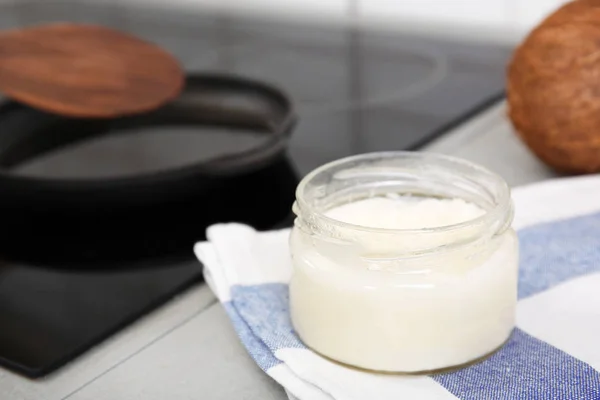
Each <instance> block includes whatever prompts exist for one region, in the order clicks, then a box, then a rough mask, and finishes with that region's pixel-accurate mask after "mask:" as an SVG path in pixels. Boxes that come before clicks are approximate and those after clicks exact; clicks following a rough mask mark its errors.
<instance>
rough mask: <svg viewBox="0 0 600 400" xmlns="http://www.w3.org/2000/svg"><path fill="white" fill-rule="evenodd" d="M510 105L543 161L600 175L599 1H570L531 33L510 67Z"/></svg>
mask: <svg viewBox="0 0 600 400" xmlns="http://www.w3.org/2000/svg"><path fill="white" fill-rule="evenodd" d="M507 102H508V107H509V117H510V119H511V121H512V123H513V125H514V127H515V130H516V131H517V132H518V134H519V136H520V137H521V139H522V140H523V141H524V142H525V144H526V145H527V146H528V147H529V148H530V149H531V150H532V151H533V152H534V153H535V154H536V155H537V156H538V157H539V158H540V159H541V160H542V161H544V162H545V163H546V164H548V165H550V166H551V167H553V168H555V169H556V170H559V171H562V172H567V173H592V172H600V0H578V1H574V2H571V3H567V4H566V5H564V6H563V7H561V8H560V9H558V10H557V11H556V12H555V13H554V14H552V15H550V16H549V17H548V18H547V19H546V20H544V21H543V22H542V23H541V24H540V25H539V26H538V27H537V28H536V29H534V30H533V31H532V32H531V33H530V34H529V36H528V37H527V38H526V39H525V40H524V42H523V43H522V44H521V45H520V46H519V47H518V48H517V50H516V51H515V53H514V55H513V58H512V60H511V62H510V64H509V67H508V83H507Z"/></svg>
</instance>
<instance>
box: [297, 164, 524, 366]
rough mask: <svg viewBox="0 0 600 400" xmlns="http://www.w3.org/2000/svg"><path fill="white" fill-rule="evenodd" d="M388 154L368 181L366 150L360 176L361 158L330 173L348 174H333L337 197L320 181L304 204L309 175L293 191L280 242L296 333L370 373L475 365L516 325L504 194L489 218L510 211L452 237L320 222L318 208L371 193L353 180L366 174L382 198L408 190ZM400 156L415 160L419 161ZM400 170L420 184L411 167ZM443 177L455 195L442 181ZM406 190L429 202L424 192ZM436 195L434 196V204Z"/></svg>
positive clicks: (511, 236)
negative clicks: (287, 261)
mask: <svg viewBox="0 0 600 400" xmlns="http://www.w3.org/2000/svg"><path fill="white" fill-rule="evenodd" d="M395 154H397V155H396V156H393V155H391V156H390V155H389V153H388V156H387V157H391V158H392V160H393V162H391V165H390V161H391V160H390V159H389V158H387V157H383V158H382V159H381V160H379V161H380V162H376V163H375V164H376V169H375V171H378V172H377V173H375V174H374V173H373V172H374V170H373V169H371V167H372V166H373V165H372V163H371V161H372V160H373V159H378V156H377V155H376V154H375V155H373V154H372V155H367V156H364V157H367V158H368V161H369V162H368V163H367V167H366V169H365V167H364V162H363V161H361V160H360V158H359V159H358V164H356V163H350V164H351V165H350V166H344V165H342V167H341V168H339V169H338V170H336V167H335V166H334V167H333V172H335V173H332V174H329V175H330V177H331V178H334V177H336V176H337V179H338V180H339V179H340V178H339V177H340V174H339V173H338V172H340V171H342V172H347V171H348V170H352V171H353V173H350V174H345V173H342V174H341V176H346V177H351V178H350V179H351V181H346V182H345V183H342V184H341V185H340V184H339V183H340V182H336V183H334V184H333V186H336V185H338V187H339V188H342V189H339V188H336V187H334V188H333V189H332V188H327V185H328V184H327V183H326V182H325V183H324V185H325V187H326V188H325V189H323V188H321V189H319V188H317V189H318V190H317V191H316V192H315V193H317V192H319V193H317V195H316V197H318V198H320V202H319V201H313V200H314V199H313V200H310V199H309V198H310V197H311V196H310V194H311V192H310V189H311V188H310V183H311V179H313V180H314V179H315V176H312V177H311V176H309V177H308V178H307V179H308V181H307V183H308V185H309V187H307V186H306V184H305V186H304V187H302V184H301V185H300V187H299V192H298V196H304V197H305V198H304V199H303V200H304V201H303V202H301V201H298V202H297V204H296V206H295V210H296V213H297V215H298V217H297V219H296V224H295V227H294V229H293V231H292V234H291V237H290V249H291V253H292V259H293V265H294V272H293V275H292V280H291V283H290V310H291V318H292V322H293V325H294V328H295V330H296V332H297V333H298V335H299V337H300V338H301V339H302V340H303V342H304V343H305V344H306V345H307V346H308V347H310V348H312V349H313V350H315V351H316V352H318V353H320V354H322V355H324V356H326V357H329V358H331V359H333V360H336V361H339V362H342V363H345V364H348V365H352V366H355V367H359V368H363V369H368V370H376V371H386V372H406V373H415V372H429V371H434V370H439V369H445V368H449V367H454V366H459V365H462V364H465V363H469V362H471V361H474V360H477V359H478V358H481V357H483V356H485V355H487V354H490V353H492V352H493V351H494V350H496V349H497V348H499V347H500V346H501V345H502V344H503V343H504V342H505V341H506V340H507V339H508V337H509V336H510V333H511V332H512V330H513V328H514V324H515V309H516V301H517V276H518V240H517V237H516V234H515V232H514V231H513V230H512V229H511V228H510V222H511V221H512V205H511V204H510V198H509V197H508V200H506V199H504V198H503V197H502V196H500V195H499V196H496V197H497V198H493V199H491V200H490V199H488V200H490V201H489V203H490V204H488V205H487V206H486V207H487V209H488V210H489V211H488V214H490V213H491V212H492V210H496V208H497V207H498V205H497V203H498V202H502V201H503V200H506V201H508V204H507V205H506V207H504V205H502V207H504V209H501V210H500V211H501V212H496V213H495V214H494V215H492V217H493V218H483V219H480V220H478V221H476V222H474V223H473V224H463V225H462V226H460V227H458V228H456V229H443V230H423V231H419V230H413V231H394V230H371V229H368V228H366V229H363V227H354V226H349V225H347V224H337V223H336V222H335V221H331V220H328V219H327V218H326V217H323V214H322V213H321V211H323V209H326V208H327V207H331V205H332V204H333V205H335V204H339V203H340V201H341V202H342V203H343V202H346V201H347V200H348V196H347V194H348V193H349V192H352V193H353V194H352V195H351V196H350V198H353V199H355V198H364V197H369V196H372V195H373V194H374V191H373V185H369V184H367V185H364V184H363V183H364V182H363V180H361V179H360V178H359V179H358V180H356V178H357V176H358V177H360V176H364V175H365V174H366V175H368V176H369V178H368V180H369V181H370V182H375V183H376V185H375V186H376V187H379V188H381V187H385V189H384V192H387V193H396V194H397V193H401V194H407V193H414V192H415V187H414V186H413V187H412V189H411V190H410V191H406V190H400V189H399V188H400V187H406V185H404V184H401V182H399V181H398V180H405V179H406V176H407V175H406V172H407V168H405V167H402V165H403V157H404V156H405V155H406V154H405V153H395ZM410 156H411V157H416V161H419V157H420V156H419V155H413V154H411V155H410ZM427 157H428V156H427ZM399 160H400V161H399ZM410 161H415V159H414V158H411V159H410ZM421 161H423V162H426V161H427V162H429V163H431V162H432V161H431V159H427V160H421ZM435 161H436V160H435V159H434V160H433V162H435ZM451 161H452V160H451ZM409 164H410V167H409V168H408V169H412V170H413V171H414V174H415V176H416V177H417V178H418V177H419V176H420V174H421V172H422V168H421V167H420V166H419V162H417V163H415V164H413V163H409ZM442 164H443V163H442ZM386 166H388V167H389V168H388V167H386ZM398 166H400V168H401V169H402V171H403V172H404V173H403V174H401V175H402V177H399V175H398V176H396V178H394V179H395V184H391V183H390V180H389V171H390V169H391V170H394V171H396V172H397V171H398V169H397V168H398ZM442 166H444V165H442ZM338 167H339V165H338ZM446 167H447V166H446ZM324 168H325V172H327V166H325V167H324ZM361 171H362V173H361ZM420 171H421V172H420ZM378 174H381V179H378V177H377V176H378ZM457 174H458V175H461V174H464V171H459V172H457ZM326 175H327V174H326ZM316 180H317V181H319V179H316ZM342 180H344V179H343V178H342ZM384 181H385V184H383V185H382V184H380V183H381V182H384ZM416 181H420V179H417V180H416ZM442 181H444V185H447V186H448V193H450V194H451V195H452V196H455V195H456V193H454V194H452V193H453V190H452V187H453V183H452V181H446V180H445V179H442ZM331 182H333V181H331ZM377 182H379V183H377ZM421 182H422V183H423V182H424V180H421ZM322 183H323V182H321V181H320V182H319V183H318V185H321V184H322ZM355 183H356V184H355ZM455 183H456V182H455ZM487 183H489V182H487ZM496 183H497V182H493V184H496ZM485 184H486V182H484V186H485ZM318 185H317V186H318ZM425 186H427V185H425ZM442 186H443V185H442ZM500 186H502V185H501V184H500ZM353 188H354V189H353ZM501 189H502V188H501ZM301 190H306V191H305V192H302V191H301ZM442 191H443V190H442ZM376 192H377V191H376ZM416 192H418V195H425V196H428V195H429V194H428V193H425V192H427V189H425V188H421V189H419V190H416ZM313 194H314V193H313ZM340 194H341V195H340ZM380 194H381V193H376V195H380ZM440 195H442V193H440V190H439V188H438V190H437V191H436V193H435V196H440ZM466 197H468V196H466ZM475 197H476V196H475ZM492 197H494V196H492ZM336 198H337V200H336ZM307 199H309V200H310V201H309V202H307V201H306V200H307ZM469 200H470V201H472V200H473V197H471V198H469ZM311 201H312V203H311ZM484 203H485V201H483V202H482V203H481V204H482V205H483V204H484ZM309 204H312V205H313V206H311V205H309Z"/></svg>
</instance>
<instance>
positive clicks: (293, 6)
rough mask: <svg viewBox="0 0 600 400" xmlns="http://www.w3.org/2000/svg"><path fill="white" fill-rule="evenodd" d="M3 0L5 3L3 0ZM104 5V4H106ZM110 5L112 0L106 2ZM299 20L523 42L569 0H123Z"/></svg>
mask: <svg viewBox="0 0 600 400" xmlns="http://www.w3.org/2000/svg"><path fill="white" fill-rule="evenodd" d="M0 1H2V0H0ZM100 1H101V0H100ZM105 1H106V0H105ZM120 1H131V2H148V3H155V4H162V5H164V6H168V7H174V6H177V5H181V6H198V7H208V8H219V9H223V8H225V9H229V10H232V11H237V12H244V13H259V14H269V15H281V16H286V17H294V18H307V19H315V18H320V19H328V20H331V21H337V20H347V19H348V18H350V19H352V20H356V17H357V16H358V20H359V21H360V23H364V24H368V25H372V26H375V27H379V26H380V27H383V28H386V29H409V30H414V29H416V30H424V31H428V32H433V33H439V34H444V35H445V34H450V35H461V36H467V37H471V38H473V39H482V38H483V39H485V38H487V37H490V38H500V39H502V40H505V41H517V40H519V39H520V38H522V37H523V36H524V35H525V34H526V33H527V32H528V31H529V30H530V29H531V28H532V27H534V26H535V25H536V24H537V23H538V22H540V21H541V20H542V18H544V17H545V16H546V15H547V14H548V13H550V12H552V10H554V9H556V8H557V7H559V6H560V4H562V3H565V2H566V1H567V0H284V1H281V0H279V1H278V0H120Z"/></svg>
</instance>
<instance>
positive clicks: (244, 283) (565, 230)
mask: <svg viewBox="0 0 600 400" xmlns="http://www.w3.org/2000/svg"><path fill="white" fill-rule="evenodd" d="M513 199H514V201H515V206H516V216H515V221H514V227H515V228H516V229H517V231H518V234H519V239H520V243H521V255H520V257H521V258H520V262H521V265H520V275H519V303H518V309H517V329H516V330H515V332H514V334H513V335H512V337H511V339H510V340H509V342H508V343H507V344H506V345H505V346H504V347H503V348H502V349H501V350H499V351H498V352H497V353H495V354H494V355H492V356H491V357H490V358H488V359H486V360H484V361H482V362H480V363H478V364H476V365H473V366H471V367H468V368H465V369H462V370H459V371H457V372H453V373H446V374H439V375H432V376H394V375H380V374H371V373H367V372H361V371H358V370H354V369H349V368H345V367H343V366H340V365H337V364H335V363H332V362H330V361H328V360H325V359H323V358H322V357H320V356H318V355H316V354H315V353H313V352H312V351H310V350H309V349H307V348H306V347H305V346H304V345H303V344H302V342H301V341H300V340H299V339H298V337H297V336H296V335H295V333H294V330H293V329H292V325H291V323H290V317H289V312H288V311H289V310H288V285H287V283H288V281H289V279H290V274H291V268H292V267H291V262H290V257H289V254H288V234H289V231H288V230H283V231H272V232H264V233H258V232H256V231H254V230H253V229H252V228H250V227H248V226H244V225H239V224H223V225H216V226H212V227H210V228H209V229H208V241H207V242H202V243H198V244H196V246H195V252H196V255H197V256H198V258H199V259H200V260H201V261H202V263H203V264H204V269H205V277H206V280H207V282H208V283H209V285H210V286H211V288H212V289H213V291H214V292H215V293H216V295H217V296H218V298H219V300H220V301H221V302H222V304H223V306H224V308H225V310H226V311H227V313H228V314H229V317H230V318H231V322H232V324H233V327H234V328H235V330H236V331H237V333H238V335H239V337H240V340H241V341H242V343H243V344H244V346H245V347H246V349H247V350H248V352H249V353H250V355H251V356H252V358H253V359H254V360H255V361H256V363H257V364H258V365H259V366H260V368H262V369H263V370H264V371H265V372H266V373H267V374H269V375H270V376H271V377H273V378H274V379H275V380H276V381H277V382H279V383H280V384H281V385H282V386H283V387H284V388H285V389H286V391H287V393H288V394H289V396H290V397H291V398H294V397H297V398H298V399H301V400H325V399H328V400H331V399H336V400H365V399H377V400H388V399H390V400H391V399H394V400H398V399H418V400H429V399H440V400H444V399H462V400H475V399H477V400H481V399H494V400H498V399H507V400H508V399H510V400H515V399H565V400H567V399H568V400H575V399H578V400H584V399H585V400H588V399H589V400H592V399H595V400H598V399H600V176H590V177H580V178H569V179H558V180H553V181H546V182H543V183H538V184H533V185H530V186H526V187H522V188H519V189H516V190H514V191H513Z"/></svg>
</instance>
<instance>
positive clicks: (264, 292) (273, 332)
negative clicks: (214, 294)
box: [231, 283, 306, 352]
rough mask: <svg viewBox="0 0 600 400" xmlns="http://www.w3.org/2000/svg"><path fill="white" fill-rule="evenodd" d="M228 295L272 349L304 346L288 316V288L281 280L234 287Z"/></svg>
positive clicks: (254, 330) (250, 325)
mask: <svg viewBox="0 0 600 400" xmlns="http://www.w3.org/2000/svg"><path fill="white" fill-rule="evenodd" d="M231 298H232V301H233V304H234V306H235V308H236V309H237V311H238V313H239V314H240V317H242V318H243V319H244V320H245V321H246V323H247V324H248V326H249V327H250V329H251V330H252V332H254V334H255V335H256V336H258V337H259V338H261V340H262V341H263V342H264V344H266V345H267V347H268V348H269V349H271V351H272V352H275V351H276V350H278V349H284V348H305V347H306V346H304V344H303V343H302V342H301V341H300V339H298V336H297V335H296V334H295V332H294V328H293V326H292V321H291V319H290V308H289V298H290V296H289V290H288V285H286V284H283V283H266V284H262V285H255V286H234V287H232V288H231Z"/></svg>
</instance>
